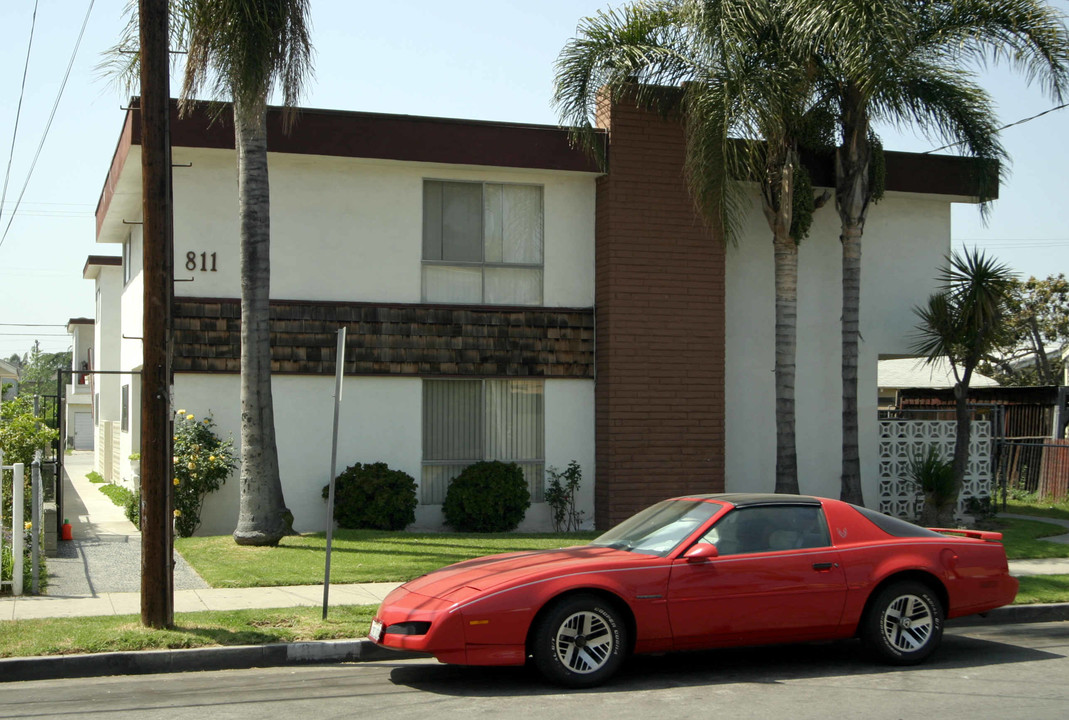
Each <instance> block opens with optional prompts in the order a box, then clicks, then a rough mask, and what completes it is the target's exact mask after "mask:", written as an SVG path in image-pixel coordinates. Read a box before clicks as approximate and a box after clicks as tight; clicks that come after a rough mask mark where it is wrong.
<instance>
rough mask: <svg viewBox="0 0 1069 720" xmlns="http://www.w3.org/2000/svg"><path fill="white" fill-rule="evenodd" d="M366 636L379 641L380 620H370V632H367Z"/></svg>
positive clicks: (380, 634)
mask: <svg viewBox="0 0 1069 720" xmlns="http://www.w3.org/2000/svg"><path fill="white" fill-rule="evenodd" d="M368 637H370V638H371V639H372V640H374V641H375V642H379V641H380V640H382V623H381V622H379V621H378V620H372V621H371V632H370V633H368Z"/></svg>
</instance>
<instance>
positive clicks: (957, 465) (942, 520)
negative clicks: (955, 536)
mask: <svg viewBox="0 0 1069 720" xmlns="http://www.w3.org/2000/svg"><path fill="white" fill-rule="evenodd" d="M966 377H967V376H966ZM954 415H955V417H956V419H957V421H958V424H957V429H956V431H955V433H954V435H955V437H954V461H953V470H954V491H953V493H952V494H951V499H950V501H949V502H947V503H945V504H943V505H942V506H940V507H939V509H938V522H939V526H940V527H953V526H954V513H955V512H956V511H957V508H958V498H959V497H961V489H962V487H964V485H965V469H966V467H967V466H968V463H969V438H970V436H971V434H972V418H971V417H970V414H969V385H968V379H965V380H963V381H962V382H959V383H957V384H956V385H954Z"/></svg>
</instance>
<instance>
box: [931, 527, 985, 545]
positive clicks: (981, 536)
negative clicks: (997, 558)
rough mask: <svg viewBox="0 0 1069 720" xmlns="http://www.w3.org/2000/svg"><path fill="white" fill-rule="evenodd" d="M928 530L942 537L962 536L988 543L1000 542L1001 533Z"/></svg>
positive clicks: (958, 529)
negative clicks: (942, 535)
mask: <svg viewBox="0 0 1069 720" xmlns="http://www.w3.org/2000/svg"><path fill="white" fill-rule="evenodd" d="M928 529H929V530H931V531H933V532H937V533H942V534H944V535H962V536H964V537H967V538H972V539H974V540H987V541H988V542H1000V541H1001V540H1002V533H1000V532H991V531H989V530H964V529H962V528H928Z"/></svg>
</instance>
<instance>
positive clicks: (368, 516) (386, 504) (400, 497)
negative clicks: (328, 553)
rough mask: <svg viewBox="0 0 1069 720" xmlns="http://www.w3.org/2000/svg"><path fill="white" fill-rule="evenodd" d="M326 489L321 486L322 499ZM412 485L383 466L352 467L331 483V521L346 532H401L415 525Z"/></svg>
mask: <svg viewBox="0 0 1069 720" xmlns="http://www.w3.org/2000/svg"><path fill="white" fill-rule="evenodd" d="M329 491H330V486H329V485H324V486H323V499H326V498H327V494H328V493H329ZM417 503H418V501H417V500H416V481H415V480H413V479H412V476H411V475H409V474H408V473H406V472H404V471H402V470H391V469H390V468H389V466H387V465H386V463H384V462H377V463H368V464H366V465H364V464H362V463H356V464H354V465H350V466H349V467H348V468H346V470H345V472H343V473H342V474H341V475H339V476H338V478H337V479H336V480H335V481H334V520H335V521H336V522H337V523H338V527H340V528H344V529H346V530H359V529H369V530H404V529H405V528H406V527H407V526H409V525H411V524H412V523H414V522H415V521H416V505H417Z"/></svg>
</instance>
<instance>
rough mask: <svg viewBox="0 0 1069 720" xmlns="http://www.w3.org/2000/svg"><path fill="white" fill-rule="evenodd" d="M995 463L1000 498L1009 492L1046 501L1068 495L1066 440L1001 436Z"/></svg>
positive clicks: (1059, 499)
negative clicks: (1033, 496)
mask: <svg viewBox="0 0 1069 720" xmlns="http://www.w3.org/2000/svg"><path fill="white" fill-rule="evenodd" d="M996 466H997V468H998V471H997V476H998V482H999V487H1000V489H1001V491H1002V496H1003V499H1005V498H1006V497H1007V496H1008V495H1009V494H1010V493H1011V492H1020V493H1027V494H1029V495H1035V496H1036V498H1037V499H1039V500H1043V501H1050V502H1058V501H1061V500H1064V499H1065V498H1066V497H1067V496H1069V440H1054V439H1048V440H1034V439H1028V440H1017V439H1009V438H1003V439H1001V440H1000V441H999V444H998V453H997V462H996Z"/></svg>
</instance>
